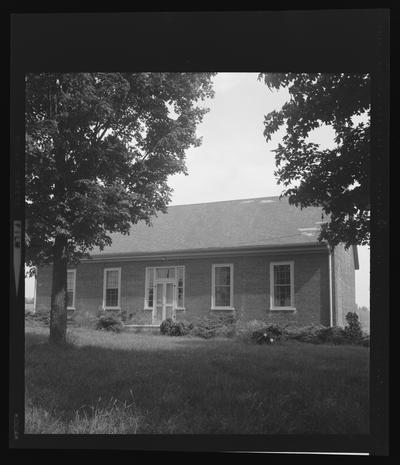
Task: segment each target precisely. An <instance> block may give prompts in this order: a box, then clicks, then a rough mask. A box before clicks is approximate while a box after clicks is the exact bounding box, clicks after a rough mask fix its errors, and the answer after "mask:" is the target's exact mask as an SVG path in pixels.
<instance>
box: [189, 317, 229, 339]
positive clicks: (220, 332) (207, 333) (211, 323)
mask: <svg viewBox="0 0 400 465" xmlns="http://www.w3.org/2000/svg"><path fill="white" fill-rule="evenodd" d="M235 323H236V322H235V319H234V317H233V316H232V315H227V316H225V315H210V316H207V317H204V318H201V319H198V320H197V321H196V322H195V323H194V325H193V328H192V329H191V331H190V334H191V335H192V336H197V337H201V338H203V339H210V338H212V337H233V336H234V335H235V334H236V324H235Z"/></svg>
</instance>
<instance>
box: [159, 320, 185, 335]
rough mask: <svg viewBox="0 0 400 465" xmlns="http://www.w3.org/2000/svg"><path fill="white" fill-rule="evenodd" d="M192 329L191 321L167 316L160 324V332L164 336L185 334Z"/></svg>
mask: <svg viewBox="0 0 400 465" xmlns="http://www.w3.org/2000/svg"><path fill="white" fill-rule="evenodd" d="M192 329H193V324H192V323H189V322H187V321H174V320H172V319H171V318H167V319H166V320H164V321H163V322H162V323H161V325H160V333H161V334H163V335H165V336H186V335H187V334H189V332H190V331H191V330H192Z"/></svg>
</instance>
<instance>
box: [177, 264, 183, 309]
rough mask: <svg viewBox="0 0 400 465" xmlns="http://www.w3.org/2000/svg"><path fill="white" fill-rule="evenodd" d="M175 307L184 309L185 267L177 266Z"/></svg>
mask: <svg viewBox="0 0 400 465" xmlns="http://www.w3.org/2000/svg"><path fill="white" fill-rule="evenodd" d="M176 271H177V273H176V274H177V284H176V307H177V308H184V307H185V267H184V266H177V267H176Z"/></svg>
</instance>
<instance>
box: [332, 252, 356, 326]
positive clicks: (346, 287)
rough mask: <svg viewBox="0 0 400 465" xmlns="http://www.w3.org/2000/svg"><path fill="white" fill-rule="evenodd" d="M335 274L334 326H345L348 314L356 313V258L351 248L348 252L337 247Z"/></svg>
mask: <svg viewBox="0 0 400 465" xmlns="http://www.w3.org/2000/svg"><path fill="white" fill-rule="evenodd" d="M333 273H334V281H335V285H334V288H333V299H334V309H335V310H334V325H338V326H345V325H346V320H345V316H346V314H347V313H348V312H354V311H356V293H355V292H356V291H355V270H354V256H353V249H352V248H351V247H350V248H349V249H347V250H345V248H344V246H343V245H342V244H340V245H338V246H336V247H335V249H334V252H333Z"/></svg>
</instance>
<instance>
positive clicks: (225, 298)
mask: <svg viewBox="0 0 400 465" xmlns="http://www.w3.org/2000/svg"><path fill="white" fill-rule="evenodd" d="M230 304H231V288H230V286H216V287H215V306H216V307H230Z"/></svg>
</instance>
